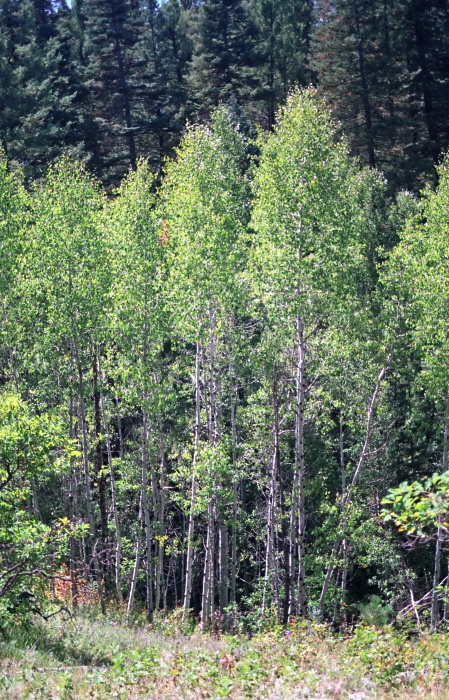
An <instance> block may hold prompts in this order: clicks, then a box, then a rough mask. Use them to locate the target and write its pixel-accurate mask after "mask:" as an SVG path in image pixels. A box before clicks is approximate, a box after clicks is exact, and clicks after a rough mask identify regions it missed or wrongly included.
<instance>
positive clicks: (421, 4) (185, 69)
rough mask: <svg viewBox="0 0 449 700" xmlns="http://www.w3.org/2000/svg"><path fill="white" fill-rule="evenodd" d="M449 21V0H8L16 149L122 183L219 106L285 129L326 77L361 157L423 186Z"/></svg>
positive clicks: (10, 141) (1, 100) (35, 159)
mask: <svg viewBox="0 0 449 700" xmlns="http://www.w3.org/2000/svg"><path fill="white" fill-rule="evenodd" d="M448 25H449V13H448V5H447V0H369V1H368V0H335V1H334V2H328V1H327V0H317V2H312V0H204V1H202V2H200V1H196V0H166V1H165V2H162V3H158V2H156V1H155V0H154V1H153V0H151V1H150V2H147V1H141V0H73V3H67V2H65V1H64V0H61V1H59V0H55V1H54V2H52V1H51V0H1V3H0V71H1V73H0V139H1V144H2V147H3V149H4V150H5V152H6V153H7V154H8V157H9V160H10V163H11V166H13V167H17V166H20V167H22V168H24V170H25V173H26V175H27V177H28V178H36V177H40V176H41V175H42V174H43V172H44V171H45V168H46V166H47V164H48V163H49V162H51V161H52V160H54V159H55V158H57V157H58V156H60V155H61V154H63V153H68V152H70V153H71V154H74V155H75V156H76V157H77V158H80V159H82V160H83V161H85V162H86V164H87V166H88V168H89V170H90V171H91V172H92V173H94V174H95V175H96V176H97V177H99V178H100V179H101V180H102V181H103V182H104V183H105V184H106V185H110V184H115V185H116V184H118V182H119V180H120V179H121V177H122V176H123V175H124V174H125V173H126V172H127V171H128V170H129V168H135V165H136V162H137V159H138V158H139V157H140V156H145V157H146V158H147V157H149V158H150V161H151V164H152V168H153V169H154V170H156V171H157V170H159V169H160V168H161V166H162V162H163V159H164V157H165V156H167V155H171V154H172V153H173V148H174V147H175V146H176V145H177V144H178V143H179V139H180V136H181V134H182V131H183V129H184V127H185V124H186V121H188V120H189V121H191V122H192V121H193V122H196V121H198V120H200V121H201V120H205V119H207V118H208V116H209V114H210V111H211V109H212V108H213V107H216V106H217V105H218V104H219V103H220V102H227V101H229V100H232V101H234V102H235V104H236V105H237V106H238V107H239V108H240V109H244V111H245V114H246V118H247V119H248V122H249V125H261V126H262V128H264V129H270V128H271V127H272V126H273V124H274V115H275V111H276V109H277V108H278V106H279V105H280V104H282V103H283V102H284V101H285V99H286V96H287V93H288V90H289V88H290V87H291V86H292V85H300V86H306V85H309V84H314V85H316V86H317V87H318V91H319V93H320V94H321V95H322V96H324V97H325V98H326V99H327V100H328V102H329V104H330V105H331V106H332V109H333V112H334V114H335V117H336V118H337V119H338V120H339V121H340V123H341V129H342V130H343V131H344V133H345V134H346V136H347V138H348V139H349V142H350V145H351V149H352V152H353V154H355V155H358V156H360V157H361V159H362V162H363V163H367V164H369V165H370V166H371V167H378V168H380V169H381V170H382V171H383V172H384V173H386V175H387V176H388V178H389V179H390V181H391V183H392V184H393V186H395V187H398V186H399V187H408V188H411V189H414V190H416V189H419V188H420V187H421V186H422V184H423V183H424V182H425V181H426V180H428V179H432V177H433V175H434V171H433V168H432V166H433V164H434V163H436V162H437V160H438V158H439V154H440V153H441V152H442V151H444V150H446V148H447V145H448V143H449V125H448V120H447V114H448V111H449V67H448V66H449V55H448V54H449V47H448V42H447V36H448V33H449V26H448ZM248 128H250V127H249V126H248Z"/></svg>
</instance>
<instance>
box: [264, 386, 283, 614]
mask: <svg viewBox="0 0 449 700" xmlns="http://www.w3.org/2000/svg"><path fill="white" fill-rule="evenodd" d="M278 472H279V410H278V397H277V381H276V379H275V380H274V382H273V459H272V460H271V472H270V487H269V493H268V510H267V539H266V547H265V581H264V588H263V597H262V613H264V612H265V607H266V598H267V591H268V586H269V585H270V581H272V580H273V574H274V528H275V513H276V491H277V478H278ZM286 594H288V592H287V591H286Z"/></svg>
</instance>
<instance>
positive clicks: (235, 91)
mask: <svg viewBox="0 0 449 700" xmlns="http://www.w3.org/2000/svg"><path fill="white" fill-rule="evenodd" d="M256 36H257V31H256V27H255V25H254V23H253V22H252V21H251V19H250V17H249V14H248V12H247V9H246V6H245V5H244V3H243V2H242V0H205V2H203V3H202V5H201V6H200V8H199V10H198V13H197V15H196V22H195V28H194V35H193V41H194V45H193V57H192V62H191V65H190V71H189V82H190V86H191V99H192V102H193V111H194V112H195V113H196V114H199V115H200V116H208V115H209V113H210V111H211V109H212V108H214V107H216V106H217V105H219V104H220V103H224V102H227V101H228V100H229V99H230V97H231V96H232V95H234V96H235V97H236V98H237V100H238V101H239V102H240V103H242V104H246V103H248V102H249V101H250V100H251V99H252V98H253V97H254V96H257V93H255V90H256V89H257V87H258V83H259V79H258V77H257V76H256V75H255V74H254V71H253V67H254V65H255V62H256V47H255V40H256Z"/></svg>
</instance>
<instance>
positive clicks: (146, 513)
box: [142, 397, 153, 622]
mask: <svg viewBox="0 0 449 700" xmlns="http://www.w3.org/2000/svg"><path fill="white" fill-rule="evenodd" d="M144 400H145V401H146V397H145V398H144ZM148 446H149V422H148V412H147V409H146V407H145V408H144V409H143V440H142V515H143V523H144V527H145V546H146V559H147V565H146V583H147V617H148V620H149V621H150V622H151V620H152V619H153V568H152V567H153V559H152V546H151V521H150V508H149V503H148Z"/></svg>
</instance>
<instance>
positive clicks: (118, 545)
mask: <svg viewBox="0 0 449 700" xmlns="http://www.w3.org/2000/svg"><path fill="white" fill-rule="evenodd" d="M99 369H100V372H101V368H100V367H99ZM100 405H101V414H102V420H103V430H104V433H105V435H106V450H107V455H108V467H109V478H110V480H111V505H112V516H113V519H114V530H115V590H116V594H117V600H118V602H119V603H120V604H122V603H123V594H122V581H121V575H120V567H121V562H122V539H121V535H120V521H119V515H118V508H117V487H116V484H115V474H114V465H113V462H112V449H111V439H110V437H109V432H108V426H107V419H106V412H105V407H104V396H103V392H100Z"/></svg>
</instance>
